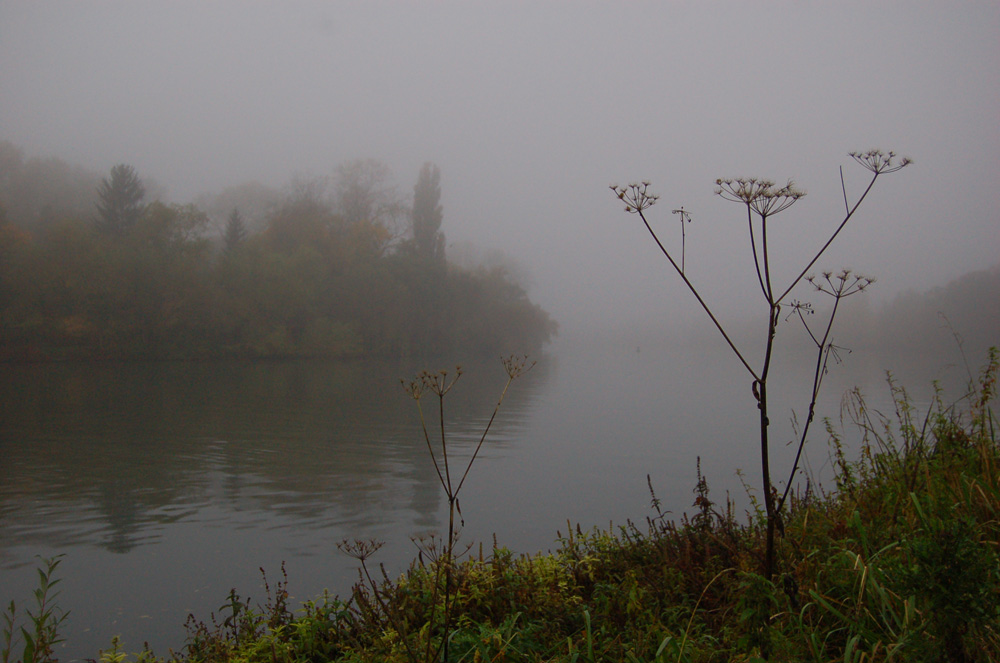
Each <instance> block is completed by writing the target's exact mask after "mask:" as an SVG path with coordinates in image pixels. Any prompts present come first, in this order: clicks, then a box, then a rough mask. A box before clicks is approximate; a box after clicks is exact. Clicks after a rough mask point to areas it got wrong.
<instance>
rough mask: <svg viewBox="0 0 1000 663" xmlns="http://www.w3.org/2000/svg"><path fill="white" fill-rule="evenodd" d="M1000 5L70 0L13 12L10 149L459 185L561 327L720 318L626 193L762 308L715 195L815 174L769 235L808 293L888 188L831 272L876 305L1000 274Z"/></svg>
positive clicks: (456, 223)
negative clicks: (365, 170)
mask: <svg viewBox="0 0 1000 663" xmlns="http://www.w3.org/2000/svg"><path fill="white" fill-rule="evenodd" d="M998 35H1000V3H997V2H993V1H990V2H962V3H951V2H910V1H907V2H888V1H882V0H878V1H876V2H873V1H870V0H868V1H865V2H829V3H819V2H805V1H803V2H742V1H740V2H736V1H733V2H728V1H720V2H701V1H698V2H605V3H595V2H569V1H568V0H562V1H554V0H553V1H545V0H536V1H534V2H514V1H511V0H507V1H504V2H459V1H454V2H438V1H429V0H428V1H417V0H408V1H405V2H404V1H402V0H400V1H386V2H380V1H370V0H365V1H359V2H335V1H329V2H281V3H277V2H274V3H263V2H236V1H227V2H201V1H199V2H182V1H171V2H166V1H162V2H96V1H95V2H62V1H60V2H50V1H47V0H42V1H32V2H28V1H19V0H0V90H2V92H0V139H6V140H10V141H12V142H13V143H15V144H17V145H19V146H20V147H22V148H23V149H24V150H25V152H26V153H27V154H28V155H30V156H36V155H37V156H57V157H60V158H62V159H65V160H67V161H70V162H72V163H79V164H82V165H84V166H87V167H89V168H92V169H94V170H97V171H100V172H107V170H108V169H110V167H111V166H112V165H114V164H116V163H119V162H126V163H129V164H132V165H133V166H135V167H136V168H137V170H138V171H139V173H140V175H142V176H144V177H149V178H152V179H154V180H156V182H157V183H158V184H159V185H160V186H162V187H163V188H164V189H165V190H166V191H167V193H168V196H169V198H170V199H172V200H174V201H176V202H187V201H190V200H191V199H193V198H194V197H195V196H196V195H198V194H199V193H203V192H211V191H218V190H221V189H222V188H223V187H225V186H228V185H235V184H239V183H242V182H245V181H248V180H257V181H260V182H263V183H266V184H270V185H272V186H276V187H280V186H283V185H285V184H287V183H288V182H289V180H290V179H291V178H292V177H293V176H294V175H296V174H299V175H328V174H330V173H331V172H332V171H333V169H334V168H335V167H336V166H337V165H338V164H340V163H342V162H344V161H347V160H349V159H353V158H368V157H371V158H375V159H379V160H382V161H384V162H385V163H386V164H388V165H389V166H390V167H391V168H392V170H393V172H394V174H395V177H396V180H397V182H398V184H399V187H400V189H401V191H403V192H411V191H412V187H413V184H414V182H415V180H416V177H417V173H418V170H419V167H420V165H421V163H423V162H424V161H427V160H430V161H434V162H435V163H437V164H438V165H439V166H440V167H441V173H442V193H443V195H442V202H443V204H444V213H445V216H444V225H443V227H442V229H443V230H444V231H445V234H446V236H447V238H448V240H449V242H455V241H464V240H470V239H473V240H475V241H476V242H478V243H479V244H482V245H484V246H495V247H498V248H501V249H503V250H504V251H506V252H507V253H508V254H510V255H511V256H513V257H514V258H516V259H517V260H518V261H520V262H521V263H523V265H524V266H525V267H526V268H527V270H528V271H530V273H531V274H532V277H533V281H532V285H531V295H532V297H533V298H534V299H535V300H536V301H538V302H539V303H540V304H541V305H542V306H544V307H545V308H546V309H547V310H549V311H550V312H551V313H552V314H553V315H554V317H556V318H557V319H558V320H559V321H560V322H561V323H562V324H563V328H564V329H567V328H572V327H573V326H574V325H577V324H581V323H582V322H584V321H589V320H593V319H601V320H611V319H617V320H623V321H625V322H626V323H629V324H630V323H631V322H633V321H639V320H649V321H654V322H671V321H674V320H689V319H692V318H698V316H699V315H700V314H699V311H698V310H697V309H695V308H694V305H693V303H692V302H691V300H690V298H689V297H688V296H687V295H686V293H685V292H684V291H683V290H682V289H681V288H680V284H679V280H678V279H677V278H676V276H675V275H674V274H672V273H671V272H670V271H668V268H669V265H667V263H666V262H665V261H663V259H662V258H660V257H659V256H658V255H657V253H656V250H655V247H654V246H653V244H652V243H651V241H650V240H649V239H648V237H647V236H645V235H644V234H643V233H644V232H645V231H644V230H643V229H642V228H641V226H640V225H639V220H638V218H636V217H634V216H628V215H626V214H624V212H623V211H622V209H621V206H620V205H619V204H618V202H617V200H616V199H615V198H614V197H613V196H612V195H611V193H610V191H609V190H608V185H610V184H612V183H620V184H624V183H627V182H629V181H631V180H639V179H648V180H650V181H651V182H652V183H653V186H654V189H655V190H656V191H657V192H658V193H660V194H661V195H662V199H661V201H660V204H659V206H658V207H656V208H654V209H653V210H652V211H651V213H650V217H651V218H654V219H656V220H657V222H658V223H659V224H660V225H661V226H662V227H663V228H664V233H665V234H664V238H665V239H666V240H669V241H670V242H673V243H674V244H676V246H677V247H679V243H680V229H679V227H677V226H679V221H678V217H677V216H675V215H672V214H671V213H670V211H671V210H672V209H673V208H676V207H679V206H680V205H684V206H685V208H686V209H688V210H690V211H691V212H692V213H693V215H694V221H693V223H692V224H691V225H690V226H689V227H688V232H687V246H688V253H687V259H686V262H687V266H688V267H687V269H688V273H689V275H690V276H691V278H692V280H694V281H695V282H696V283H698V284H700V285H702V286H703V287H704V290H705V294H706V296H707V298H708V299H709V301H711V302H718V305H719V306H720V307H721V306H723V304H724V303H728V302H734V301H740V300H741V299H745V298H746V297H753V296H754V295H755V293H756V296H758V297H759V291H755V290H754V289H753V287H750V286H754V282H753V280H752V279H751V274H752V271H751V270H752V263H751V262H750V259H749V253H748V249H747V237H746V229H745V219H744V216H743V215H742V214H741V211H740V209H739V208H738V207H737V206H736V205H734V204H732V203H727V202H725V201H723V200H721V199H720V198H718V197H716V196H714V195H713V189H714V182H715V179H716V178H718V177H736V176H743V175H757V176H764V177H769V178H772V179H775V180H778V181H781V182H784V181H785V180H786V179H788V178H794V179H795V181H796V182H797V183H799V184H800V185H801V186H802V187H804V188H805V189H806V190H807V191H808V192H809V195H808V196H807V197H806V198H805V199H803V200H801V201H800V202H799V203H798V204H797V205H796V206H795V207H794V208H793V209H791V210H789V211H787V212H785V213H783V214H782V215H781V216H779V217H776V219H775V221H774V224H775V227H776V228H780V229H781V230H782V232H781V237H780V239H777V238H776V240H775V247H774V253H775V254H776V255H777V256H778V262H779V263H780V264H779V268H780V267H786V266H787V269H786V270H785V271H784V272H782V273H783V274H787V275H788V276H791V275H792V274H791V272H792V271H793V267H794V266H795V265H800V266H801V265H802V257H803V255H804V253H805V252H807V251H808V249H814V248H817V247H818V242H819V236H820V231H821V230H822V229H823V228H827V229H832V227H834V226H835V225H836V223H837V222H839V220H840V217H841V215H842V213H843V202H842V199H841V191H840V182H839V174H838V167H839V166H841V165H843V166H844V167H845V172H846V174H847V184H848V190H849V194H853V195H856V194H857V193H859V192H860V190H861V188H862V186H863V184H864V183H865V177H864V176H865V175H867V173H866V172H865V171H863V170H862V169H860V168H859V167H856V166H854V165H853V164H852V163H851V160H850V159H849V157H848V156H847V152H849V151H852V150H864V149H869V148H872V147H880V148H883V149H893V150H896V151H897V152H899V153H900V154H903V155H907V156H910V157H912V158H913V159H914V160H915V161H916V163H915V165H913V166H912V167H910V168H908V169H906V170H904V171H902V172H900V173H897V174H895V175H891V176H887V177H885V178H884V180H881V182H880V185H879V186H878V187H877V188H876V190H875V191H874V193H873V194H872V196H871V198H870V199H869V203H868V204H866V205H865V206H864V207H863V208H862V212H861V214H860V216H859V217H857V219H856V222H855V223H854V224H853V225H851V226H849V227H848V229H847V230H846V231H845V233H844V234H843V235H842V239H841V240H840V241H839V243H838V244H837V245H836V250H835V251H834V252H832V253H830V254H829V256H828V258H827V259H825V260H823V261H822V262H821V263H820V266H821V267H823V268H833V269H836V268H840V267H851V268H854V269H856V270H858V271H862V272H864V273H867V274H872V275H874V276H876V277H878V279H879V282H878V284H877V290H876V292H875V293H874V294H873V296H874V297H875V299H874V300H873V301H874V302H877V301H880V300H882V299H884V298H886V297H888V296H890V295H892V294H893V293H895V292H898V291H901V290H906V289H909V288H915V289H926V288H930V287H933V286H936V285H943V284H944V283H945V282H946V281H948V280H949V279H952V278H955V277H958V276H960V275H962V274H963V273H965V272H967V271H970V270H976V269H985V268H988V267H990V266H992V265H993V264H995V263H996V262H997V261H998V258H997V256H998V254H1000V251H998V249H1000V227H998V226H1000V223H998V222H1000V192H998V185H1000V180H998V172H1000V168H998V166H1000V46H998Z"/></svg>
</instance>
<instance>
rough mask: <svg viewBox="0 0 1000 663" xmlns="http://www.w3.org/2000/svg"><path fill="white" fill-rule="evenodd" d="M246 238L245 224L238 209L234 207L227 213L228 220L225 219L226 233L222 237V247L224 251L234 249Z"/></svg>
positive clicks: (227, 251)
mask: <svg viewBox="0 0 1000 663" xmlns="http://www.w3.org/2000/svg"><path fill="white" fill-rule="evenodd" d="M246 238H247V226H246V224H245V223H244V222H243V217H242V216H240V210H239V209H237V208H235V207H234V208H233V211H232V212H231V213H230V214H229V220H228V221H226V234H225V235H223V238H222V239H223V248H224V250H225V251H226V253H229V252H231V251H234V250H235V249H236V248H237V247H238V246H239V245H240V244H242V243H243V240H245V239H246Z"/></svg>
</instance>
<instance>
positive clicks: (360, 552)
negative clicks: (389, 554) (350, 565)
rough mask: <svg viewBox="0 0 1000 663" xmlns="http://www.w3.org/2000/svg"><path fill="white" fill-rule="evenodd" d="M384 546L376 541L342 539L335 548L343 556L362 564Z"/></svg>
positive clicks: (382, 542)
mask: <svg viewBox="0 0 1000 663" xmlns="http://www.w3.org/2000/svg"><path fill="white" fill-rule="evenodd" d="M383 545H385V542H384V541H379V540H378V539H344V540H343V541H341V542H340V543H338V544H337V548H338V549H339V550H340V552H342V553H344V554H345V555H350V556H351V557H353V558H355V559H357V560H359V561H361V562H363V561H365V560H366V559H368V558H369V557H371V556H372V555H373V554H375V553H376V552H378V550H379V549H380V548H381V547H382V546H383Z"/></svg>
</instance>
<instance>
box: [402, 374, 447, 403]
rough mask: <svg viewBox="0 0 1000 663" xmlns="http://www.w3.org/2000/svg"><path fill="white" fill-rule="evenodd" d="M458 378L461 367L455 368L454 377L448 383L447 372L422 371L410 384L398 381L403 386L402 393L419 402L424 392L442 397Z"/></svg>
mask: <svg viewBox="0 0 1000 663" xmlns="http://www.w3.org/2000/svg"><path fill="white" fill-rule="evenodd" d="M460 377H462V367H461V366H456V367H455V373H454V377H452V378H451V381H450V382H449V381H448V371H438V372H437V373H431V372H430V371H423V372H422V373H420V374H419V375H417V377H416V378H414V379H413V380H411V381H410V382H407V381H405V380H400V381H399V383H400V384H401V385H403V391H405V392H406V393H407V394H409V395H410V397H411V398H412V399H413V400H415V401H419V400H420V398H421V396H423V395H424V391H425V390H427V391H430V392H431V393H432V394H434V395H436V396H444V395H445V394H447V393H448V391H449V390H451V388H452V387H454V386H455V383H456V382H458V379H459V378H460Z"/></svg>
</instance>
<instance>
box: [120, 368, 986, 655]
mask: <svg viewBox="0 0 1000 663" xmlns="http://www.w3.org/2000/svg"><path fill="white" fill-rule="evenodd" d="M997 367H998V354H997V352H996V350H993V351H991V353H990V355H989V358H988V361H987V364H986V366H985V368H984V369H983V370H982V371H981V373H980V374H979V376H978V377H977V379H975V380H971V379H970V385H969V390H968V393H967V394H965V396H964V397H963V398H961V399H960V400H957V401H955V402H949V401H947V400H946V396H945V394H943V393H941V392H937V393H936V396H935V399H934V401H933V403H932V404H931V406H930V407H929V408H928V409H927V410H926V411H923V412H918V411H917V409H916V408H915V406H914V405H913V403H912V401H911V399H910V398H909V396H908V394H907V392H906V390H905V389H904V388H903V387H902V386H900V385H899V384H897V383H896V382H895V380H893V379H892V378H891V376H890V378H889V389H890V393H891V395H892V401H891V403H892V408H891V411H888V412H881V411H878V410H876V409H874V408H872V407H870V406H869V405H868V402H867V401H866V399H865V396H864V394H862V393H861V392H860V391H853V392H850V393H849V394H848V395H847V396H846V397H845V403H844V409H843V413H842V416H841V420H840V421H831V420H827V421H826V426H827V430H828V431H829V434H830V440H831V447H830V448H831V457H832V459H833V461H834V466H835V468H836V475H835V478H834V485H832V486H830V487H829V490H823V489H821V488H820V487H817V486H815V485H814V484H813V485H812V486H809V487H807V488H805V489H802V490H799V491H797V492H793V493H792V494H791V497H790V498H789V505H788V511H787V512H786V513H785V515H784V518H783V523H782V524H783V535H782V536H780V537H779V538H778V545H777V546H776V554H777V555H778V556H779V557H780V561H781V567H780V568H782V569H783V570H784V571H783V573H782V574H780V575H778V576H776V577H775V578H773V579H771V580H769V579H767V578H766V577H765V576H764V575H763V574H761V573H760V572H759V571H760V569H761V561H762V559H763V557H764V555H765V554H766V549H767V546H766V538H767V519H766V513H764V512H763V509H752V510H751V511H750V512H749V513H747V514H737V513H735V512H734V508H733V506H732V503H731V502H730V501H729V500H728V499H726V500H723V501H722V503H717V502H715V501H713V499H712V495H711V491H710V488H709V485H708V482H707V480H705V478H704V477H702V476H701V475H700V472H699V474H698V481H697V484H696V487H695V490H694V506H693V509H692V512H691V513H690V514H686V515H684V516H683V517H681V518H680V519H678V520H669V519H668V518H667V517H666V515H665V514H664V513H662V512H661V511H660V505H659V502H658V501H657V500H656V497H655V494H654V495H652V499H653V513H652V515H651V517H650V518H648V519H647V520H646V521H645V522H641V523H634V522H628V523H626V524H625V525H622V526H620V527H617V528H615V529H586V528H582V527H580V526H579V525H576V526H568V527H567V529H566V531H565V532H562V533H559V535H558V541H559V545H558V547H557V548H556V549H555V551H554V552H551V553H547V554H542V555H535V556H524V555H516V554H514V553H512V552H511V551H509V550H507V549H506V548H504V547H502V546H501V545H499V543H497V542H495V541H494V543H493V546H492V547H491V548H490V549H488V550H483V549H482V548H480V549H479V550H478V551H474V554H472V555H470V556H468V557H466V558H464V559H463V560H462V561H461V562H457V561H454V560H451V561H452V564H453V568H452V569H451V575H450V580H449V582H450V587H449V595H450V599H447V600H449V601H450V602H451V608H450V610H451V615H452V617H451V619H450V624H449V625H447V626H446V625H444V624H443V623H442V620H441V619H440V615H441V614H442V612H443V609H444V605H443V601H445V600H446V599H445V598H444V595H443V594H442V592H441V591H440V582H441V574H440V573H439V570H438V569H437V568H435V564H436V563H435V562H434V561H430V562H428V561H426V560H424V561H420V560H417V561H415V562H414V564H413V565H412V566H411V567H410V568H409V569H408V570H407V571H406V572H405V573H404V574H402V576H400V577H398V578H390V577H389V576H388V575H386V574H385V573H384V571H383V572H382V573H381V574H373V576H372V580H371V581H370V582H376V583H377V584H378V594H379V596H380V597H381V600H380V601H379V602H377V603H373V602H372V601H371V600H370V597H371V595H372V590H371V588H370V585H369V584H367V583H359V585H358V586H356V587H355V588H354V590H353V591H352V592H350V593H348V594H347V595H346V596H344V597H336V596H330V595H326V596H323V597H320V598H318V599H316V600H314V601H311V602H308V603H306V604H305V605H303V606H301V607H300V608H298V609H294V608H292V607H291V606H289V605H288V600H287V599H288V595H287V592H285V589H284V584H283V583H278V584H277V585H276V587H275V588H273V589H272V588H271V587H270V586H268V585H265V587H266V594H267V600H266V601H265V602H264V604H263V605H261V604H257V603H253V602H251V601H250V599H246V598H242V597H240V596H239V595H237V594H236V593H235V592H232V593H231V594H230V596H229V597H228V599H227V600H226V602H225V604H224V605H223V607H222V608H221V609H220V611H219V614H218V615H212V616H211V618H210V619H209V621H208V622H207V623H206V622H199V621H197V620H194V619H192V620H191V621H190V622H189V639H188V642H187V644H186V646H185V647H184V648H183V649H182V650H181V651H180V652H178V653H176V654H173V655H172V657H171V658H172V659H174V660H178V661H191V662H193V663H201V662H204V663H209V662H216V661H220V662H221V661H225V662H233V663H236V662H243V661H246V662H247V663H251V662H254V663H255V662H257V661H260V662H262V663H263V662H274V661H357V662H368V661H372V662H374V661H406V660H408V657H409V656H410V655H411V653H412V652H408V651H407V647H406V646H405V645H404V643H403V641H402V639H401V634H400V633H399V630H398V629H399V625H401V624H402V625H405V629H406V633H408V634H409V636H410V637H412V638H422V639H423V641H424V642H432V643H435V646H434V647H433V650H435V651H438V652H442V653H443V651H444V648H443V647H440V646H438V645H440V641H441V638H442V637H447V638H448V639H449V647H448V648H447V651H448V657H447V660H448V661H452V662H456V663H457V662H465V661H469V662H473V661H496V662H500V661H512V662H513V661H560V662H562V661H565V662H567V663H568V662H581V661H582V662H591V661H622V662H628V663H634V662H636V661H686V662H696V661H759V660H762V655H761V652H767V653H768V658H769V659H770V660H778V661H789V660H794V661H816V662H825V661H993V660H998V659H1000V608H998V606H1000V553H998V541H1000V519H998V513H1000V447H998V445H997V422H996V420H995V416H994V414H993V411H992V410H991V407H990V405H991V403H992V401H993V399H994V397H995V395H996V379H997ZM848 440H858V443H857V445H856V446H853V448H850V447H851V445H849V443H848ZM651 492H652V491H651ZM445 634H447V635H445ZM411 648H412V645H411ZM134 656H135V657H136V659H137V660H141V661H143V662H144V663H154V662H155V661H162V660H163V659H159V658H157V657H155V656H154V655H153V654H152V653H150V652H148V651H143V652H141V653H139V654H136V655H134ZM129 658H130V655H128V654H126V653H125V650H124V648H123V646H122V644H121V643H120V642H119V641H117V640H116V641H115V642H114V644H113V647H112V648H111V649H110V650H109V651H106V652H102V654H101V659H102V661H103V663H122V662H123V661H125V660H126V659H129Z"/></svg>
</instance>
